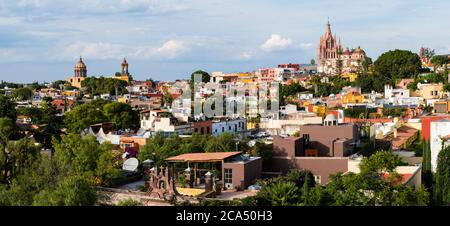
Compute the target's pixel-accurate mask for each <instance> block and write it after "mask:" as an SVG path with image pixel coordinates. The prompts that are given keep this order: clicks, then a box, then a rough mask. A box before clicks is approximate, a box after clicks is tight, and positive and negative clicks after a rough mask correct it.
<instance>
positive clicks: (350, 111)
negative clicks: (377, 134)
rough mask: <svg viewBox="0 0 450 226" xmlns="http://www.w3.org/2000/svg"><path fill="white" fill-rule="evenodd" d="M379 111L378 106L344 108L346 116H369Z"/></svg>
mask: <svg viewBox="0 0 450 226" xmlns="http://www.w3.org/2000/svg"><path fill="white" fill-rule="evenodd" d="M375 112H377V109H376V108H367V109H360V108H346V109H344V115H345V117H349V118H365V119H367V118H369V115H370V114H371V113H375Z"/></svg>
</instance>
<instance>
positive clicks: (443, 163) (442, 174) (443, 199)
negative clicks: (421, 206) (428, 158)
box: [433, 146, 450, 205]
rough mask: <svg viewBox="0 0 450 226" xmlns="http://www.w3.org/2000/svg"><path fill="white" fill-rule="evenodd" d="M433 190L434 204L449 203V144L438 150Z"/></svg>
mask: <svg viewBox="0 0 450 226" xmlns="http://www.w3.org/2000/svg"><path fill="white" fill-rule="evenodd" d="M433 191H434V202H435V204H437V205H450V146H449V147H446V148H443V149H442V150H441V151H440V152H439V155H438V161H437V168H436V174H435V186H434V189H433Z"/></svg>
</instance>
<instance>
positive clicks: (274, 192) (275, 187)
mask: <svg viewBox="0 0 450 226" xmlns="http://www.w3.org/2000/svg"><path fill="white" fill-rule="evenodd" d="M256 199H257V200H258V204H259V205H262V206H295V205H297V204H298V202H299V189H298V187H297V186H296V185H295V184H294V183H292V182H284V181H282V180H276V181H275V182H272V183H269V184H267V185H265V186H263V187H262V189H261V190H260V191H259V192H258V194H257V197H256Z"/></svg>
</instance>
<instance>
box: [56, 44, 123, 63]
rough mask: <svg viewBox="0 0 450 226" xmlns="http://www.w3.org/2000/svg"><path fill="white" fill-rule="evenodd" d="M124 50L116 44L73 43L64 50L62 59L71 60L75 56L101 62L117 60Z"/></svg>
mask: <svg viewBox="0 0 450 226" xmlns="http://www.w3.org/2000/svg"><path fill="white" fill-rule="evenodd" d="M124 50H125V46H123V45H118V44H111V43H105V42H98V43H86V42H75V43H73V44H70V45H68V46H67V47H66V48H64V50H63V52H62V57H63V58H65V59H72V58H74V57H76V56H83V57H86V58H92V59H101V60H105V59H117V58H121V57H122V55H121V54H123V53H124Z"/></svg>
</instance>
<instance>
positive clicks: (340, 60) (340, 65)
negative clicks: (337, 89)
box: [336, 58, 343, 76]
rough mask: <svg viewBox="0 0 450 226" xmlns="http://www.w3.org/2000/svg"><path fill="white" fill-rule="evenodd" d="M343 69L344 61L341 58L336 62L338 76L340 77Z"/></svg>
mask: <svg viewBox="0 0 450 226" xmlns="http://www.w3.org/2000/svg"><path fill="white" fill-rule="evenodd" d="M342 69H343V61H342V59H341V58H338V59H337V61H336V74H337V75H338V76H340V75H341V74H342Z"/></svg>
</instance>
